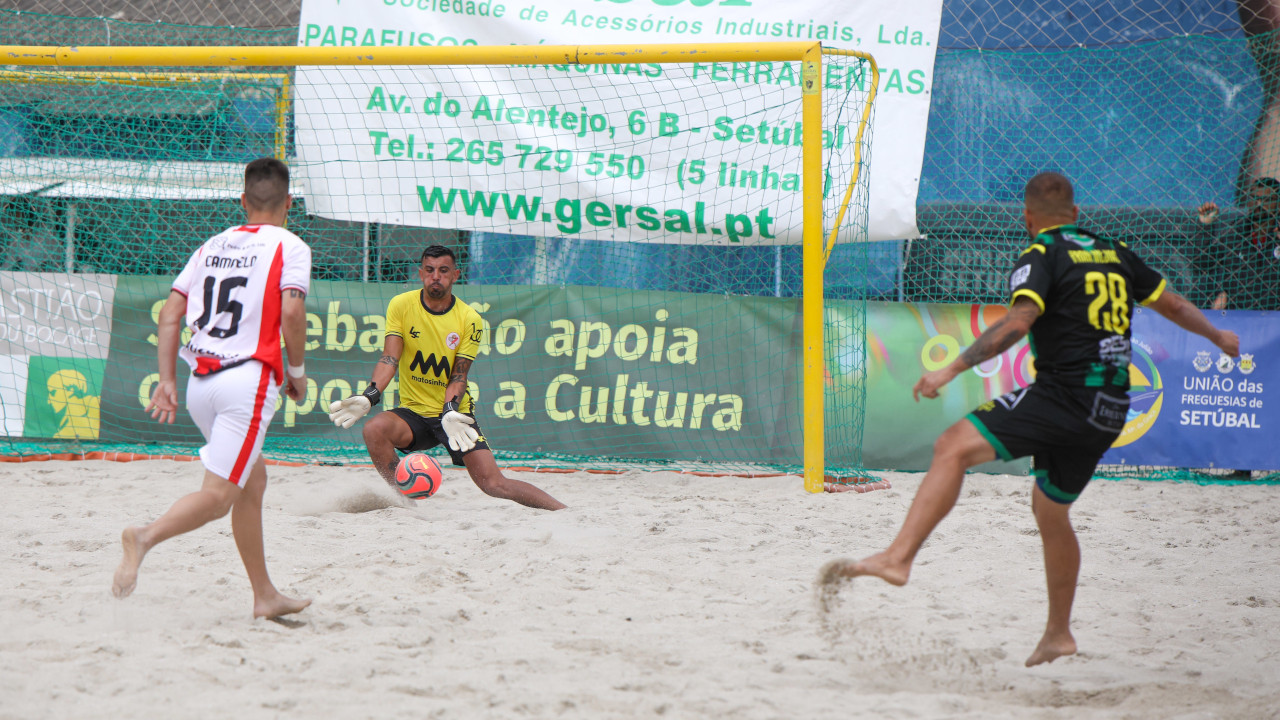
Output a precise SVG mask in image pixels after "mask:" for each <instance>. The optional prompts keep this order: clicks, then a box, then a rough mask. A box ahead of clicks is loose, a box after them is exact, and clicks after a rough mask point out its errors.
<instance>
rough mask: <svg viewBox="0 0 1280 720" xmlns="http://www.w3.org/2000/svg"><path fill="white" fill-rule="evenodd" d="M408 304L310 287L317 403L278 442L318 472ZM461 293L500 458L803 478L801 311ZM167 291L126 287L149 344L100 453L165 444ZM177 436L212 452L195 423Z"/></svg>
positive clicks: (132, 357)
mask: <svg viewBox="0 0 1280 720" xmlns="http://www.w3.org/2000/svg"><path fill="white" fill-rule="evenodd" d="M410 289H412V288H411V287H409V286H389V285H378V284H361V283H331V282H323V281H318V282H315V283H314V284H313V287H312V292H311V295H310V296H309V297H308V298H307V309H308V316H307V320H308V330H307V340H308V343H307V358H306V362H307V371H308V393H307V397H306V398H305V399H304V400H303V401H301V402H297V403H295V402H294V401H292V400H288V399H283V400H282V402H281V404H280V407H279V411H278V413H277V415H276V419H275V420H274V421H273V423H272V428H271V433H272V434H271V436H269V440H270V438H271V437H276V438H279V437H282V436H287V437H291V438H295V439H306V440H310V441H314V442H315V443H316V452H317V458H316V459H322V458H321V456H322V455H323V454H324V453H325V452H326V447H327V446H331V445H333V444H334V442H335V441H337V442H338V443H346V444H355V445H357V446H358V445H360V444H361V443H362V441H361V438H360V427H359V426H356V427H354V428H352V429H349V430H340V429H337V428H335V427H334V426H333V425H332V424H331V423H330V422H329V419H328V417H327V413H326V408H328V406H329V403H331V402H332V401H334V400H337V399H340V398H342V397H345V396H347V395H350V394H352V393H358V392H359V391H360V390H362V389H363V388H364V387H365V386H366V385H367V384H368V380H369V377H370V375H371V374H372V371H373V366H374V363H375V362H376V361H377V359H378V358H379V357H380V355H381V352H382V344H383V333H384V322H385V320H384V313H385V311H386V305H387V302H388V301H389V300H390V299H391V298H392V297H393V296H394V295H396V294H398V293H400V292H404V291H406V290H410ZM456 290H457V293H458V295H459V297H461V298H462V299H464V300H466V301H467V302H468V303H470V304H472V305H473V306H474V307H475V308H476V309H477V310H479V311H480V313H481V314H482V316H483V317H484V319H485V324H486V333H485V342H484V344H483V345H482V346H481V349H480V354H479V356H478V357H477V358H476V363H475V365H474V367H473V369H472V371H471V373H470V379H471V381H472V384H471V392H472V395H473V396H474V397H475V398H476V400H477V401H478V405H477V407H478V411H477V412H478V417H479V421H480V423H481V424H482V426H483V428H484V430H485V433H486V436H487V438H488V439H489V442H490V444H491V445H492V446H493V448H494V449H495V451H503V450H508V451H521V452H530V453H557V454H568V455H589V456H595V457H600V456H605V457H608V456H616V457H621V458H634V459H652V460H668V459H677V458H678V459H685V460H701V461H707V462H758V463H776V464H797V463H799V459H800V455H801V437H800V432H799V430H800V422H799V417H800V408H799V406H798V403H799V397H800V396H799V393H798V392H797V391H795V390H794V389H792V390H788V388H796V387H798V383H799V380H798V378H799V374H798V372H799V358H798V350H797V348H799V342H798V340H797V339H795V338H793V337H792V333H793V332H794V331H795V329H796V328H797V327H798V324H797V323H796V322H795V317H796V313H797V312H798V310H799V306H798V303H797V302H796V301H794V300H778V299H774V298H748V297H731V296H708V295H698V294H685V293H670V292H629V293H624V294H619V293H618V292H617V291H616V290H613V289H601V288H590V287H520V286H483V285H472V286H458V287H457V288H456ZM168 291H169V280H168V278H150V277H121V278H120V279H119V287H118V288H117V292H116V303H115V322H116V323H117V324H116V327H117V328H119V329H122V330H123V329H125V328H139V330H134V331H132V332H129V331H125V332H118V333H116V335H115V336H114V337H113V338H112V345H111V353H110V357H109V360H108V365H109V369H108V371H107V377H108V379H107V381H106V382H105V386H104V388H103V393H102V403H103V406H104V408H109V413H110V414H111V415H112V416H113V417H116V418H118V421H117V422H113V423H112V424H111V426H110V427H104V428H103V429H102V435H101V437H102V439H103V440H114V441H122V442H137V441H145V439H146V438H155V437H156V435H157V428H156V426H155V424H154V422H153V421H152V420H151V419H150V418H149V417H148V416H147V414H146V413H145V412H143V408H144V406H145V405H146V402H147V399H148V398H149V397H150V394H151V389H152V386H153V385H154V383H155V381H156V379H157V375H156V369H155V333H154V328H155V319H156V317H157V316H158V312H159V308H160V306H161V305H162V304H163V301H164V298H165V297H167V295H168ZM330 298H340V299H330ZM179 374H180V375H184V373H181V372H180V373H179ZM183 384H185V380H184V381H183ZM183 391H184V388H183V387H180V392H183ZM182 397H185V392H183V394H182ZM385 397H386V401H385V405H384V407H394V405H395V404H396V399H397V392H396V385H395V384H394V383H393V385H392V386H391V387H390V388H388V391H387V393H386V395H385ZM179 423H180V426H179V428H178V429H179V430H180V431H181V432H182V433H183V434H184V435H186V436H187V437H189V439H190V440H191V441H192V442H198V441H199V434H198V432H197V430H196V429H195V427H194V425H193V424H192V423H191V421H190V419H189V418H188V417H186V416H185V414H180V418H179Z"/></svg>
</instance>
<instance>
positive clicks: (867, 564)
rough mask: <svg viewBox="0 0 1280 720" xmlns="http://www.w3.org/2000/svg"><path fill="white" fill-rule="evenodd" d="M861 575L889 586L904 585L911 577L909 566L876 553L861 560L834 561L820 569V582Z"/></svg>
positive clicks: (830, 581)
mask: <svg viewBox="0 0 1280 720" xmlns="http://www.w3.org/2000/svg"><path fill="white" fill-rule="evenodd" d="M863 575H870V576H872V577H878V578H880V579H881V580H884V581H885V582H887V583H889V584H890V585H906V584H907V578H908V577H909V576H910V575H911V564H910V563H899V562H894V561H893V560H891V559H890V558H889V556H888V555H887V554H886V553H876V554H875V555H872V556H871V557H867V558H863V559H862V560H834V561H832V562H830V563H827V565H826V567H824V568H823V569H822V582H823V583H832V582H835V581H836V580H839V579H841V578H855V577H862V576H863Z"/></svg>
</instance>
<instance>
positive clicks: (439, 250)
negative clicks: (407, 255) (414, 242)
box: [418, 245, 458, 265]
mask: <svg viewBox="0 0 1280 720" xmlns="http://www.w3.org/2000/svg"><path fill="white" fill-rule="evenodd" d="M446 255H448V256H449V259H450V260H452V261H453V264H454V265H457V264H458V256H457V255H454V254H453V251H452V250H450V249H449V248H447V247H445V246H444V245H428V246H427V249H426V250H423V251H422V259H421V260H419V261H418V262H419V263H424V262H426V261H427V258H439V257H444V256H446Z"/></svg>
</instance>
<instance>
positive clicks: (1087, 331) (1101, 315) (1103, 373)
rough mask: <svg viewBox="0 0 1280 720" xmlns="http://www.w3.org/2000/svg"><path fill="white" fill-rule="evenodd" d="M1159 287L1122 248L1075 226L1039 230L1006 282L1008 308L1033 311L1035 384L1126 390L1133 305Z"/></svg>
mask: <svg viewBox="0 0 1280 720" xmlns="http://www.w3.org/2000/svg"><path fill="white" fill-rule="evenodd" d="M1164 289H1165V280H1164V277H1163V276H1161V275H1160V273H1158V272H1156V271H1155V270H1152V269H1151V268H1149V267H1147V264H1146V263H1144V262H1143V261H1142V259H1141V258H1139V257H1138V256H1137V255H1136V254H1135V253H1134V252H1133V251H1132V250H1130V249H1129V247H1128V246H1127V245H1125V244H1124V243H1122V242H1116V241H1112V240H1107V239H1104V238H1101V237H1098V236H1096V235H1094V234H1092V233H1090V232H1087V231H1084V230H1081V229H1079V228H1077V227H1076V226H1075V225H1059V226H1057V227H1052V228H1048V229H1045V230H1041V231H1040V234H1039V235H1037V236H1036V239H1035V241H1034V242H1033V243H1032V244H1031V246H1030V247H1028V248H1027V249H1026V250H1023V251H1022V255H1021V256H1020V257H1019V258H1018V262H1017V264H1016V265H1014V268H1013V273H1012V274H1011V275H1010V276H1009V292H1010V302H1013V301H1015V300H1017V299H1018V298H1020V297H1026V298H1030V299H1031V300H1034V301H1035V303H1036V304H1037V305H1039V306H1040V313H1041V314H1040V317H1039V318H1038V319H1037V320H1036V322H1035V324H1034V325H1032V326H1031V335H1030V343H1031V351H1032V353H1033V354H1034V355H1035V360H1036V375H1037V382H1038V381H1039V380H1040V379H1041V378H1043V379H1045V380H1050V379H1052V380H1058V381H1060V382H1062V383H1063V384H1066V385H1071V386H1075V387H1098V388H1104V389H1108V390H1109V391H1114V392H1116V393H1121V392H1125V391H1127V390H1128V389H1129V358H1130V355H1131V350H1130V344H1129V342H1130V336H1131V334H1132V333H1131V325H1132V319H1133V307H1134V303H1135V302H1137V303H1141V304H1143V305H1148V304H1150V303H1152V302H1155V300H1156V299H1157V298H1159V297H1160V294H1161V293H1163V292H1164Z"/></svg>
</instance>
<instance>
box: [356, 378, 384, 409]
mask: <svg viewBox="0 0 1280 720" xmlns="http://www.w3.org/2000/svg"><path fill="white" fill-rule="evenodd" d="M360 394H361V395H363V396H365V397H366V398H367V399H368V400H369V405H370V406H373V405H377V404H378V403H380V402H382V391H381V390H379V389H378V384H377V383H375V382H373V381H370V382H369V387H367V388H365V389H364V392H362V393H360Z"/></svg>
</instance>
